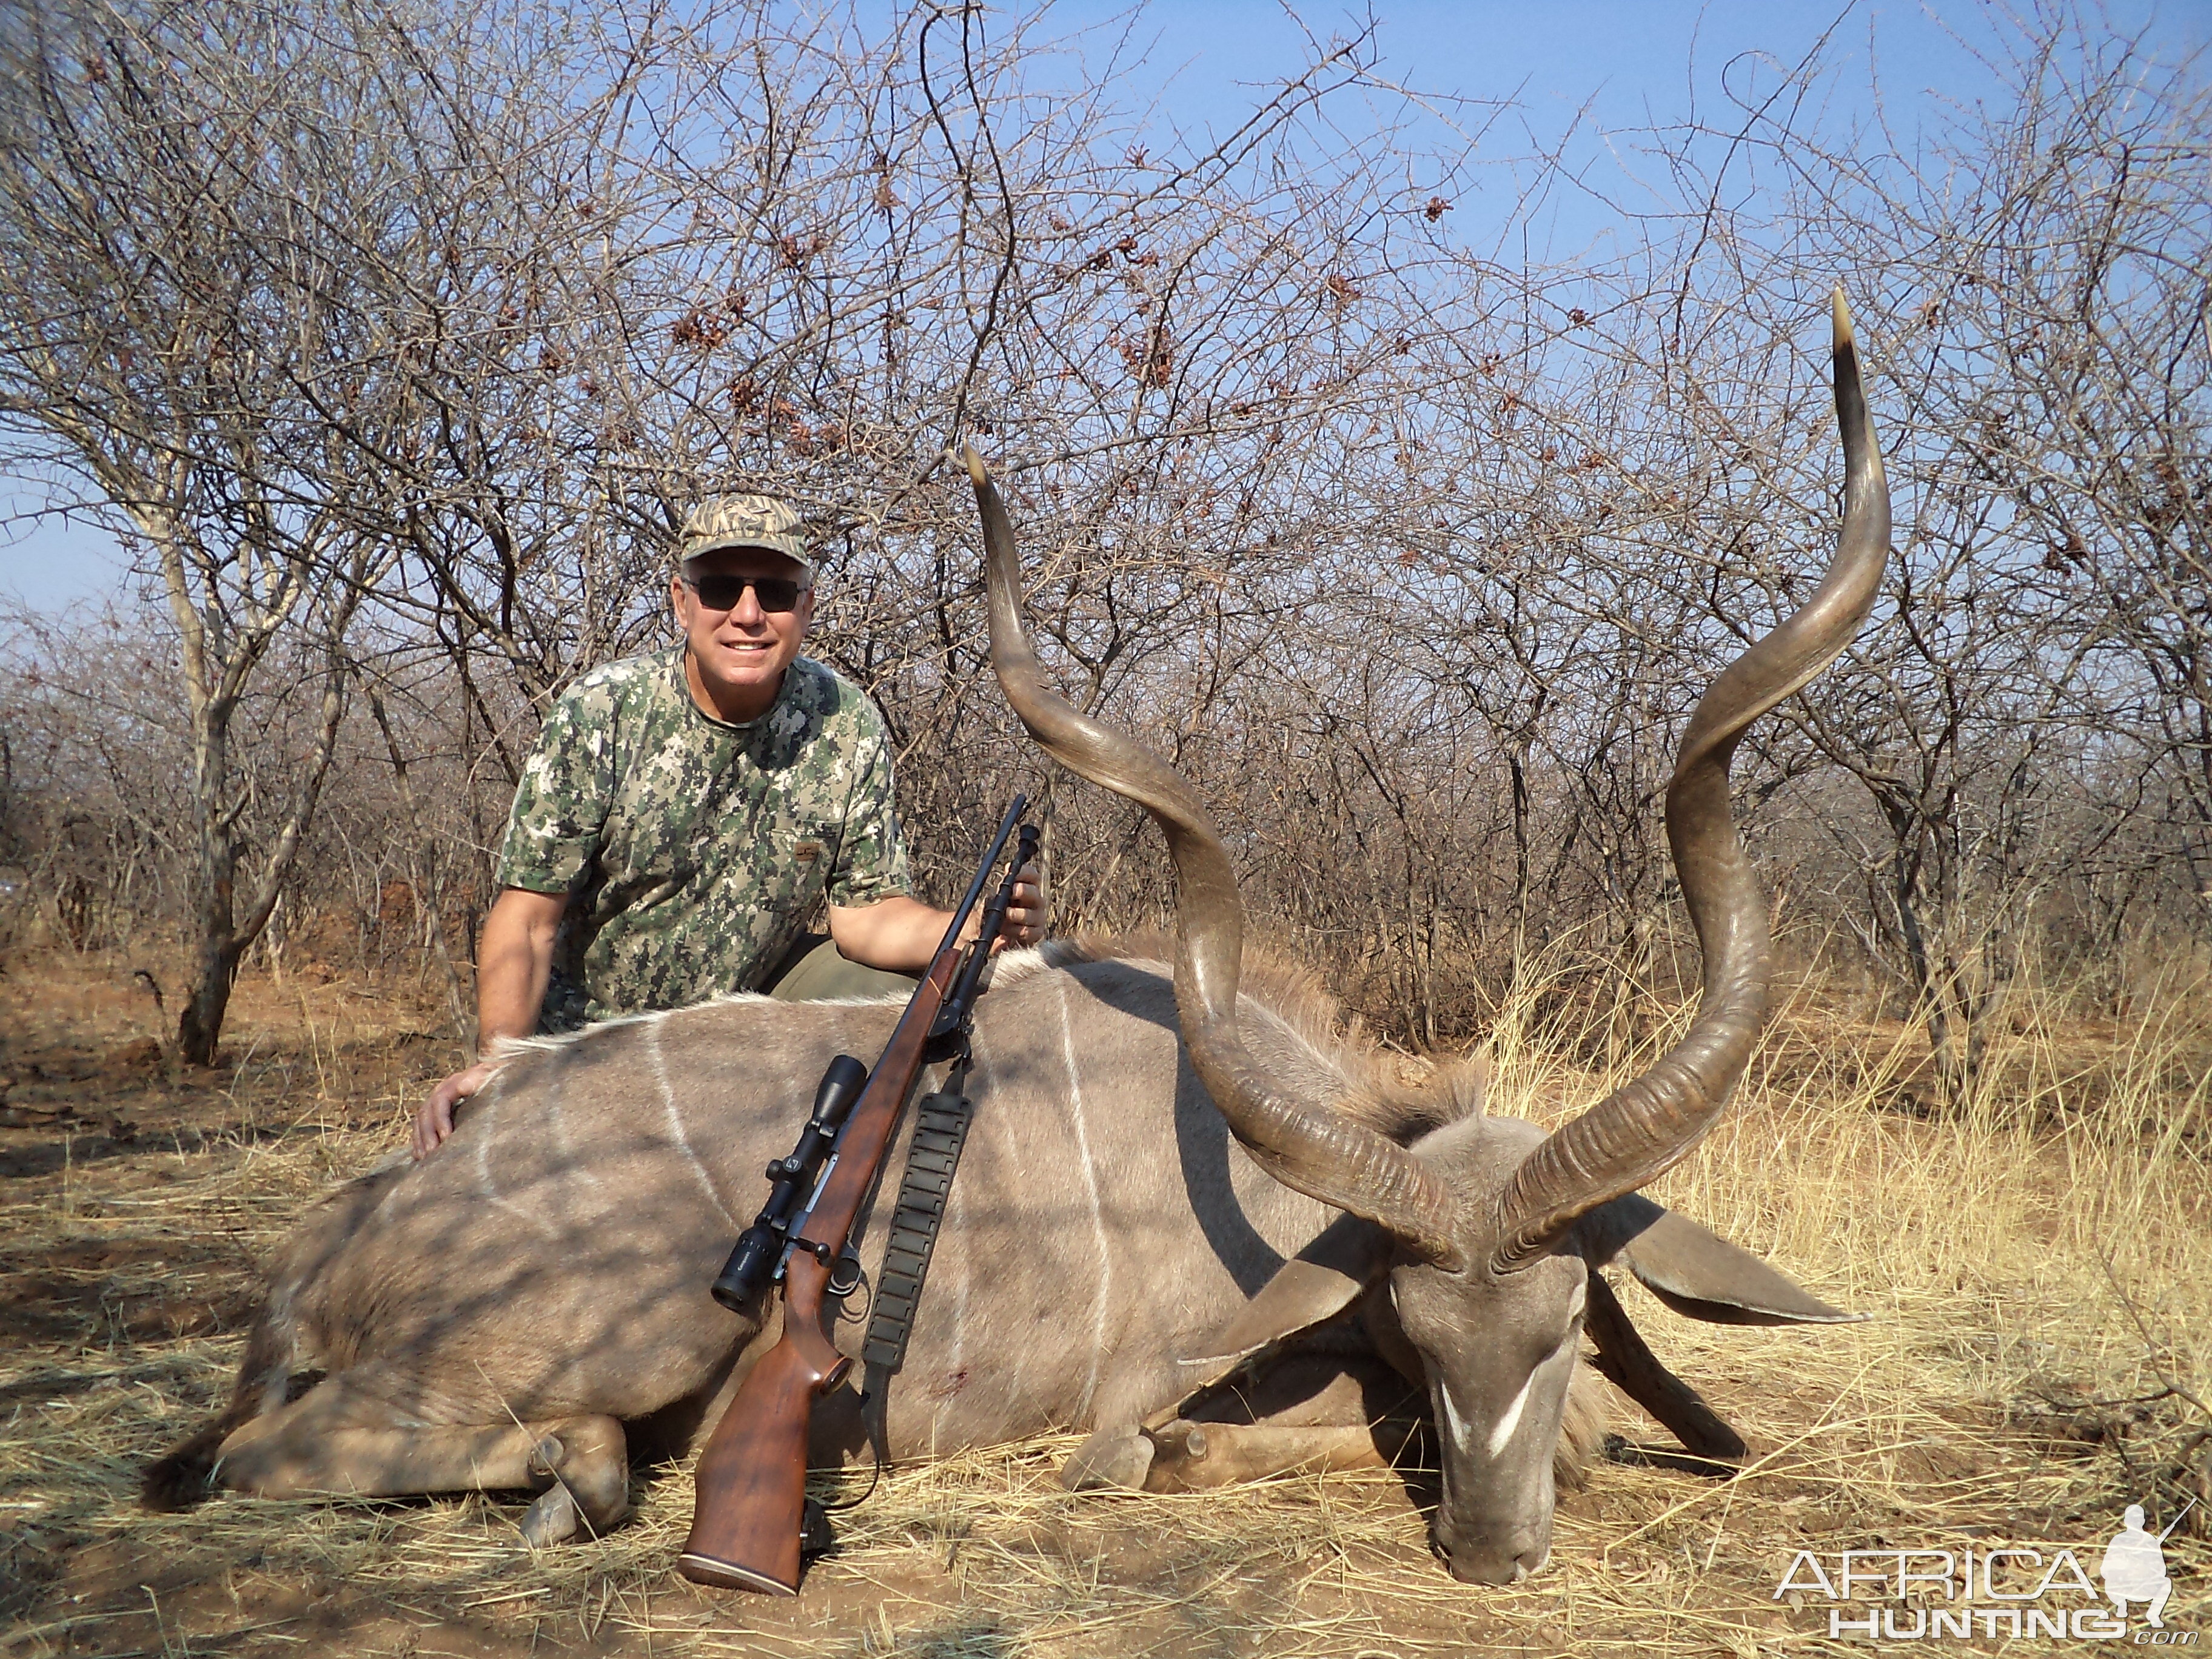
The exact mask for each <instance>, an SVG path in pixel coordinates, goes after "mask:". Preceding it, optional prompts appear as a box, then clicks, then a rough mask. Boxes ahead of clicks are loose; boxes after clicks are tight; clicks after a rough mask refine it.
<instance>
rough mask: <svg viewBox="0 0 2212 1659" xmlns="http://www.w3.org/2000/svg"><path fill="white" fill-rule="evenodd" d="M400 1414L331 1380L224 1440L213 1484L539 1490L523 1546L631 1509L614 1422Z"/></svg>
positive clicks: (368, 1492) (393, 1490) (339, 1490)
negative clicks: (461, 1419)
mask: <svg viewBox="0 0 2212 1659" xmlns="http://www.w3.org/2000/svg"><path fill="white" fill-rule="evenodd" d="M399 1416H400V1413H398V1412H396V1411H394V1410H393V1409H392V1408H391V1407H387V1406H385V1405H383V1404H382V1403H381V1402H380V1401H375V1400H374V1399H371V1398H369V1397H368V1396H366V1395H362V1393H361V1392H360V1391H358V1390H356V1389H349V1388H347V1387H346V1385H345V1383H344V1382H343V1379H337V1378H334V1379H332V1380H331V1381H329V1382H325V1383H320V1384H319V1385H318V1386H317V1387H316V1388H314V1389H312V1390H311V1391H310V1392H308V1393H307V1395H303V1396H302V1397H301V1398H300V1399H299V1400H296V1401H293V1403H292V1404H290V1405H289V1406H286V1407H283V1408H281V1409H280V1410H277V1411H275V1412H272V1413H270V1414H269V1415H268V1416H266V1417H261V1418H257V1419H254V1420H253V1421H252V1422H251V1423H248V1424H246V1425H245V1426H244V1427H242V1428H240V1430H238V1431H237V1432H235V1433H234V1434H233V1435H232V1436H231V1437H229V1438H228V1439H227V1440H225V1441H224V1442H223V1443H222V1451H221V1452H220V1454H219V1455H218V1460H217V1462H216V1480H217V1482H218V1483H219V1484H221V1485H222V1486H228V1487H231V1488H233V1489H234V1490H237V1491H240V1492H252V1493H255V1494H256V1495H258V1496H259V1497H263V1498H304V1497H308V1496H317V1495H328V1494H333V1493H335V1494H342V1495H346V1496H350V1497H356V1498H398V1497H404V1496H410V1495H413V1494H415V1493H418V1492H477V1491H497V1490H501V1489H506V1488H521V1487H543V1488H547V1491H546V1495H545V1497H544V1498H540V1499H539V1500H538V1503H536V1504H532V1506H531V1509H530V1511H529V1513H528V1515H526V1516H525V1519H524V1523H523V1533H524V1536H525V1537H526V1538H527V1539H528V1540H529V1541H531V1542H532V1544H539V1543H556V1542H559V1541H561V1540H562V1539H564V1538H568V1537H571V1536H573V1535H574V1534H575V1533H576V1532H577V1531H578V1530H579V1529H580V1528H589V1529H590V1530H591V1531H592V1533H594V1534H597V1533H600V1532H604V1531H605V1530H606V1529H607V1528H610V1527H612V1526H614V1525H615V1524H616V1523H617V1522H620V1521H621V1520H622V1518H623V1516H625V1515H627V1514H628V1513H629V1458H628V1455H627V1446H626V1444H625V1442H624V1439H623V1427H622V1425H621V1424H620V1423H619V1422H617V1420H616V1419H613V1418H611V1417H602V1416H596V1415H592V1416H574V1417H562V1418H555V1419H545V1420H544V1421H540V1422H535V1423H529V1422H526V1423H520V1424H518V1423H516V1422H513V1421H512V1420H509V1421H507V1422H505V1423H482V1424H416V1423H407V1422H404V1421H399V1420H397V1419H398V1418H399Z"/></svg>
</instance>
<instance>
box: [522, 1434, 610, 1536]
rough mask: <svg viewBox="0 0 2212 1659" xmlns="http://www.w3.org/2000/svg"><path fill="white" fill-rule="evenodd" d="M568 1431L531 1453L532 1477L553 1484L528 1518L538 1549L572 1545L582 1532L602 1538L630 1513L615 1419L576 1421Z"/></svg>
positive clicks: (525, 1523)
mask: <svg viewBox="0 0 2212 1659" xmlns="http://www.w3.org/2000/svg"><path fill="white" fill-rule="evenodd" d="M562 1427H563V1429H564V1432H563V1433H561V1434H548V1435H544V1436H542V1437H540V1438H539V1440H538V1443H537V1444H536V1445H534V1446H532V1448H531V1449H530V1473H531V1474H532V1476H534V1477H536V1478H537V1479H540V1480H551V1481H552V1483H553V1484H552V1485H551V1486H550V1487H549V1488H547V1490H546V1491H545V1492H543V1493H541V1494H540V1495H539V1496H538V1501H537V1502H536V1503H534V1504H532V1505H531V1506H530V1508H529V1510H527V1511H526V1512H525V1514H524V1515H523V1517H522V1538H523V1541H524V1542H525V1543H526V1544H528V1545H529V1546H530V1547H532V1549H536V1548H538V1547H541V1546H543V1545H546V1544H561V1543H566V1542H567V1541H568V1540H569V1539H571V1538H574V1536H576V1534H578V1533H579V1532H587V1533H589V1534H591V1535H592V1537H594V1538H596V1537H598V1536H599V1534H602V1533H604V1532H605V1531H607V1530H608V1528H611V1527H614V1526H616V1525H617V1524H619V1523H620V1522H621V1521H622V1519H623V1516H627V1515H628V1514H629V1457H628V1456H627V1455H626V1447H625V1444H624V1442H623V1432H622V1425H620V1424H619V1423H617V1422H616V1421H615V1420H614V1419H612V1418H570V1419H567V1420H566V1422H565V1423H564V1424H563V1425H562Z"/></svg>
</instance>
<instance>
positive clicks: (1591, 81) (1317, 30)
mask: <svg viewBox="0 0 2212 1659" xmlns="http://www.w3.org/2000/svg"><path fill="white" fill-rule="evenodd" d="M1372 9H1373V13H1374V15H1375V16H1376V19H1377V20H1378V21H1379V26H1380V27H1379V31H1378V34H1377V40H1376V44H1377V47H1378V49H1379V51H1380V53H1381V57H1382V62H1381V64H1380V65H1379V73H1380V74H1381V75H1382V76H1385V77H1387V78H1389V79H1390V80H1392V81H1394V82H1397V83H1399V84H1401V85H1402V86H1405V87H1407V88H1409V89H1412V90H1413V91H1416V92H1419V93H1428V94H1441V95H1443V96H1446V97H1458V98H1464V99H1470V100H1479V101H1481V102H1484V103H1492V104H1498V103H1507V102H1510V103H1511V104H1512V105H1513V106H1514V108H1513V109H1512V110H1511V111H1510V112H1508V113H1507V114H1506V115H1505V116H1504V119H1503V121H1502V122H1501V124H1500V125H1498V126H1497V127H1495V128H1493V129H1492V139H1491V140H1490V141H1489V142H1488V143H1486V146H1485V149H1486V150H1495V151H1503V152H1505V153H1509V154H1511V153H1526V151H1527V150H1528V149H1529V148H1530V146H1531V141H1532V140H1533V141H1534V143H1537V144H1541V145H1544V146H1547V147H1548V146H1550V145H1552V144H1553V143H1559V141H1560V140H1561V138H1562V137H1564V136H1566V135H1569V134H1572V135H1573V136H1572V137H1571V138H1569V140H1568V153H1569V155H1570V156H1571V159H1572V160H1574V161H1576V162H1577V164H1578V165H1579V166H1580V167H1582V168H1583V169H1584V170H1585V173H1586V175H1587V176H1588V177H1589V179H1590V180H1591V182H1592V183H1593V184H1594V185H1601V186H1605V185H1612V184H1614V183H1618V182H1620V181H1621V180H1622V179H1624V176H1625V175H1624V174H1623V173H1622V172H1621V170H1620V168H1621V163H1620V159H1619V155H1618V152H1617V151H1616V149H1615V148H1614V147H1613V146H1612V145H1610V144H1608V143H1607V134H1608V133H1620V132H1627V131H1633V130H1635V129H1638V128H1644V127H1650V126H1655V125H1660V126H1663V125H1671V124H1674V123H1676V122H1680V121H1682V120H1685V119H1687V118H1691V117H1692V116H1693V115H1695V116H1699V117H1703V118H1707V119H1711V120H1715V121H1722V120H1724V119H1725V116H1726V112H1727V111H1728V110H1729V108H1730V107H1731V106H1730V104H1729V98H1728V94H1729V91H1731V90H1741V89H1742V88H1746V87H1748V86H1751V85H1754V84H1756V85H1759V86H1771V85H1772V84H1773V83H1774V82H1776V81H1777V80H1778V79H1779V78H1780V76H1782V75H1784V74H1785V73H1787V72H1788V71H1789V70H1792V69H1794V68H1795V67H1796V65H1797V64H1799V62H1800V61H1801V60H1802V59H1803V58H1804V57H1805V55H1806V54H1807V52H1808V51H1810V50H1812V49H1813V47H1814V45H1815V43H1816V42H1818V41H1819V40H1820V39H1821V37H1822V36H1823V35H1824V34H1826V35H1827V36H1828V37H1829V44H1828V46H1827V47H1826V51H1825V52H1824V54H1823V60H1824V62H1826V64H1828V65H1829V67H1830V69H1831V70H1832V80H1831V81H1830V82H1828V83H1827V84H1828V87H1829V90H1830V94H1831V96H1832V100H1833V101H1832V104H1831V105H1830V106H1828V108H1827V109H1826V118H1828V119H1830V120H1833V121H1838V122H1850V121H1851V120H1854V119H1856V118H1863V117H1865V116H1868V115H1870V114H1871V113H1872V112H1874V109H1875V97H1874V91H1873V88H1875V86H1876V85H1877V84H1878V85H1879V87H1880V88H1881V98H1882V103H1883V106H1884V108H1885V111H1886V113H1887V118H1888V119H1889V120H1890V122H1891V123H1892V125H1893V128H1894V129H1897V130H1899V131H1900V133H1901V134H1902V135H1903V136H1905V137H1908V138H1909V134H1910V131H1911V126H1912V125H1913V124H1914V123H1915V122H1917V120H1919V119H1920V118H1923V116H1924V115H1926V114H1927V113H1929V112H1931V111H1935V110H1938V109H1940V108H1941V107H1942V106H1944V105H1945V104H1971V103H1972V102H1974V101H1975V100H1978V99H1981V98H1983V97H1985V96H1987V95H1988V94H1990V92H1991V91H1992V90H1993V89H1994V86H1995V82H1994V81H1993V79H1992V77H1991V76H1990V72H1989V71H1988V70H1987V69H1986V68H1985V67H1984V65H1983V64H1981V63H1980V62H1979V61H1978V50H1979V49H1980V48H1981V47H1983V46H1985V45H1986V44H1987V43H1988V42H1989V41H1990V40H1991V39H1992V38H1993V33H1994V32H1993V29H1992V26H1991V23H1990V12H1989V11H1988V9H1986V8H1984V7H1983V6H1981V5H1978V4H1973V3H1967V0H1930V3H1928V4H1913V3H1909V0H1861V3H1857V4H1850V5H1846V4H1844V3H1842V0H1832V3H1823V4H1817V5H1813V4H1800V3H1793V0H1704V3H1694V0H1637V3H1625V0H1545V3H1529V0H1518V3H1516V0H1461V3H1456V4H1452V3H1443V0H1373V5H1372ZM1366 11H1367V9H1366V8H1364V7H1363V8H1361V9H1359V10H1358V12H1357V13H1355V12H1353V11H1352V10H1351V9H1348V8H1345V7H1342V6H1335V5H1331V6H1304V7H1300V8H1299V9H1297V11H1296V13H1295V15H1294V14H1293V12H1292V11H1291V9H1288V8H1285V6H1283V5H1279V4H1274V3H1267V0H1161V3H1158V4H1155V5H1153V6H1152V7H1151V8H1149V9H1146V10H1145V11H1143V12H1141V13H1138V14H1135V15H1132V9H1131V8H1130V7H1129V6H1128V5H1127V4H1125V3H1109V0H1062V3H1060V4H1057V5H1055V6H1054V7H1053V9H1052V10H1051V12H1050V14H1049V15H1048V18H1047V19H1046V20H1045V21H1044V24H1043V26H1042V33H1044V34H1045V35H1046V36H1047V37H1052V36H1058V35H1065V34H1071V33H1075V32H1077V31H1084V32H1085V40H1084V51H1085V53H1086V55H1088V56H1091V58H1093V60H1094V61H1096V60H1097V58H1101V57H1103V55H1105V54H1106V53H1108V52H1110V51H1112V50H1113V49H1114V47H1115V45H1116V43H1117V42H1121V41H1124V40H1126V42H1127V52H1128V53H1130V54H1133V55H1137V56H1139V57H1140V58H1141V61H1140V63H1139V66H1138V67H1137V69H1136V70H1135V73H1134V75H1133V79H1132V82H1131V91H1132V94H1133V96H1136V97H1139V98H1144V97H1150V96H1156V97H1157V98H1158V106H1157V112H1156V115H1157V118H1161V119H1164V120H1167V121H1170V122H1173V123H1176V124H1177V125H1182V126H1185V127H1187V128H1204V127H1206V126H1208V125H1211V126H1213V127H1215V128H1216V129H1217V130H1221V131H1226V130H1227V129H1229V128H1231V127H1234V126H1235V125H1237V123H1238V122H1239V121H1240V120H1241V118H1242V114H1243V111H1245V110H1246V109H1247V108H1249V104H1250V102H1251V98H1252V88H1253V87H1254V86H1255V84H1256V83H1261V82H1267V81H1269V80H1271V79H1274V78H1277V77H1279V76H1285V75H1287V74H1291V73H1293V72H1295V71H1296V70H1297V69H1298V68H1299V67H1300V66H1301V65H1302V64H1304V62H1305V61H1306V60H1307V57H1308V55H1309V53H1310V50H1311V48H1310V45H1309V38H1310V37H1312V38H1316V39H1319V40H1322V41H1327V40H1329V39H1330V38H1331V37H1332V36H1334V35H1339V34H1342V33H1347V32H1349V31H1350V30H1352V29H1353V28H1355V27H1358V22H1359V21H1360V20H1361V19H1364V16H1365V15H1366ZM2103 15H2105V16H2106V17H2107V18H2109V19H2110V20H2111V21H2112V23H2113V24H2114V25H2115V26H2116V27H2119V28H2121V29H2123V30H2125V31H2127V32H2129V33H2135V32H2136V31H2138V30H2141V31H2143V32H2145V33H2146V34H2147V37H2148V44H2149V45H2150V46H2151V47H2152V49H2153V50H2154V52H2155V53H2156V55H2158V56H2160V57H2161V58H2174V57H2178V56H2179V55H2181V54H2182V53H2184V52H2190V51H2191V50H2196V49H2201V48H2202V47H2203V46H2204V45H2205V44H2206V42H2207V41H2208V40H2212V0H2110V3H2108V4H2107V5H2106V6H2105V8H2104V9H2103ZM1004 18H1005V9H1004V8H1000V9H998V15H997V16H996V17H994V20H993V21H992V23H991V24H990V25H989V27H1004ZM1430 119H1432V120H1435V121H1437V122H1438V123H1439V124H1441V122H1442V121H1443V116H1441V115H1439V116H1436V117H1431V118H1430ZM1431 136H1432V137H1437V138H1442V137H1443V136H1444V135H1443V129H1442V127H1441V125H1439V126H1438V128H1437V131H1436V132H1435V133H1434V134H1432V135H1431ZM1455 214H1456V215H1457V217H1456V219H1455V228H1457V229H1458V230H1459V231H1460V232H1461V233H1462V234H1463V235H1468V236H1470V237H1472V236H1476V235H1479V218H1478V216H1479V215H1480V204H1479V203H1462V204H1459V205H1458V207H1457V208H1455ZM1606 221H1607V210H1606V209H1605V208H1604V206H1603V205H1602V203H1601V199H1600V197H1598V196H1597V195H1596V194H1595V193H1593V194H1590V195H1587V196H1583V197H1567V198H1563V199H1562V200H1561V201H1560V203H1559V209H1558V212H1557V216H1555V218H1554V220H1553V222H1552V225H1551V230H1552V234H1553V236H1554V238H1555V246H1557V247H1558V248H1559V250H1560V251H1565V249H1566V248H1569V247H1571V246H1574V245H1576V244H1577V243H1578V242H1581V241H1583V240H1589V239H1593V238H1599V237H1602V236H1603V235H1604V234H1605V232H1606ZM48 499H49V495H48V492H47V491H46V490H45V489H41V488H40V486H39V485H38V484H36V483H33V482H27V481H25V480H21V479H14V480H10V479H9V478H7V477H5V475H4V474H0V601H4V599H7V598H8V597H10V596H12V597H13V598H15V599H17V600H20V601H21V602H23V603H26V604H28V605H32V606H33V607H35V608H37V609H40V610H44V611H58V610H62V609H65V608H68V607H70V606H72V605H78V604H82V603H87V602H97V601H98V600H99V599H102V598H105V597H112V596H118V595H120V594H121V593H122V592H123V589H124V586H125V563H124V560H123V556H122V553H121V550H119V549H118V546H117V545H116V543H115V541H114V539H113V538H112V537H111V536H109V535H107V534H106V533H104V532H102V531H101V530H100V529H99V528H98V527H97V526H94V525H92V524H88V523H70V524H64V523H62V522H59V521H57V520H51V519H49V520H32V519H30V518H28V517H27V516H26V515H27V514H28V513H33V512H35V510H36V509H37V508H39V507H40V506H42V505H44V504H45V503H46V501H47V500H48Z"/></svg>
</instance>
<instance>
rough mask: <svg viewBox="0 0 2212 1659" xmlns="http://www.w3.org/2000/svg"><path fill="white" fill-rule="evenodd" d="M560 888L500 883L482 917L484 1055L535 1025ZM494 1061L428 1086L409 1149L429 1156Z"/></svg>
mask: <svg viewBox="0 0 2212 1659" xmlns="http://www.w3.org/2000/svg"><path fill="white" fill-rule="evenodd" d="M567 908H568V895H567V894H565V893H533V892H531V891H529V890H527V889H525V888H521V887H509V888H506V889H504V890H501V893H500V896H499V897H498V898H496V899H495V900H494V901H493V902H492V907H491V914H490V915H488V916H486V917H485V918H484V925H483V938H482V939H479V940H478V941H477V1054H480V1055H481V1054H487V1053H488V1052H489V1049H490V1048H491V1047H492V1045H493V1044H494V1043H495V1042H498V1041H499V1040H500V1039H501V1037H519V1036H529V1035H530V1034H531V1033H532V1031H534V1030H537V1029H538V1009H539V1008H540V1007H541V1006H544V1001H545V981H546V980H547V979H548V978H549V977H550V975H551V974H552V971H553V940H554V938H555V936H556V934H557V933H559V931H560V927H561V914H562V911H564V910H566V909H567ZM498 1065H499V1062H498V1061H497V1060H492V1059H480V1060H477V1063H476V1064H475V1065H473V1066H465V1067H464V1068H463V1069H461V1070H460V1071H458V1072H456V1073H453V1076H451V1077H449V1078H447V1079H445V1081H443V1082H442V1083H441V1084H439V1085H438V1086H437V1087H436V1088H435V1089H433V1090H431V1091H430V1097H429V1099H428V1100H426V1101H424V1102H423V1103H422V1109H421V1110H420V1111H418V1112H416V1114H415V1140H414V1151H415V1156H416V1158H428V1156H429V1155H430V1154H431V1153H432V1152H436V1151H437V1150H438V1146H439V1143H440V1142H441V1141H443V1140H444V1139H446V1137H447V1135H449V1134H451V1133H453V1108H454V1107H456V1106H458V1105H459V1104H460V1103H461V1102H463V1101H465V1100H466V1099H467V1098H468V1097H470V1096H471V1095H472V1094H474V1093H476V1091H477V1090H479V1089H481V1088H483V1086H484V1085H485V1084H486V1083H488V1082H489V1081H490V1080H491V1074H492V1073H493V1072H494V1071H495V1070H496V1069H497V1068H498Z"/></svg>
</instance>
